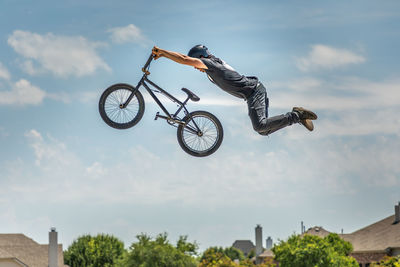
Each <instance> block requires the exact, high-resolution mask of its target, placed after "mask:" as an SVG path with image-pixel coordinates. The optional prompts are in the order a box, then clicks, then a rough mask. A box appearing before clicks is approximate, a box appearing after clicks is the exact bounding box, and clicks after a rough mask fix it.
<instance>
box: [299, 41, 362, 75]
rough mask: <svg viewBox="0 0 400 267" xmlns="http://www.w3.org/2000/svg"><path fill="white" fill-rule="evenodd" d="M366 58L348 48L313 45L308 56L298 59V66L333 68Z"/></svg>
mask: <svg viewBox="0 0 400 267" xmlns="http://www.w3.org/2000/svg"><path fill="white" fill-rule="evenodd" d="M365 60H366V59H365V58H364V57H363V56H361V55H357V54H355V53H353V52H351V51H349V50H346V49H338V48H333V47H330V46H326V45H320V44H318V45H313V46H312V50H311V52H310V53H309V54H308V56H307V57H302V58H298V59H297V67H298V68H299V69H300V70H301V71H311V70H318V69H321V68H323V69H333V68H337V67H341V66H345V65H349V64H359V63H363V62H365Z"/></svg>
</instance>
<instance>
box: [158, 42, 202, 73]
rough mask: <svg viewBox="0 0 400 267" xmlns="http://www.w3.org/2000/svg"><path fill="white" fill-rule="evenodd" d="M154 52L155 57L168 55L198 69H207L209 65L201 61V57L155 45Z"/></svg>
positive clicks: (169, 57) (180, 62)
mask: <svg viewBox="0 0 400 267" xmlns="http://www.w3.org/2000/svg"><path fill="white" fill-rule="evenodd" d="M152 53H153V55H154V59H158V58H160V57H166V58H168V59H171V60H173V61H175V62H177V63H179V64H184V65H189V66H193V67H195V68H197V69H207V66H206V65H204V63H203V61H201V60H200V59H198V58H194V57H189V56H186V55H183V54H181V53H178V52H172V51H168V50H164V49H161V48H158V47H156V46H155V47H153V50H152Z"/></svg>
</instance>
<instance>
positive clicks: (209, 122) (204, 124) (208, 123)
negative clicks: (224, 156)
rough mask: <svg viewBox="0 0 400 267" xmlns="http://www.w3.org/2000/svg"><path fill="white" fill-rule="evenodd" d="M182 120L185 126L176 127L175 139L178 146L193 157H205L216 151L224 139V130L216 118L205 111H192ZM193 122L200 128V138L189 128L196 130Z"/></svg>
mask: <svg viewBox="0 0 400 267" xmlns="http://www.w3.org/2000/svg"><path fill="white" fill-rule="evenodd" d="M183 120H184V121H185V125H182V124H181V125H179V126H178V132H177V137H178V143H179V145H180V146H181V148H182V149H183V150H184V151H185V152H186V153H188V154H189V155H192V156H195V157H206V156H209V155H211V154H213V153H214V152H215V151H217V150H218V148H219V147H220V145H221V143H222V140H223V138H224V130H223V128H222V124H221V122H220V121H219V120H218V118H217V117H215V116H214V115H213V114H211V113H209V112H207V111H194V112H191V113H189V114H188V115H187V116H186V117H185V118H184V119H183ZM193 122H195V123H196V124H197V125H198V127H199V128H200V130H201V132H202V135H201V136H200V135H198V134H196V133H194V132H193V131H192V130H190V128H189V127H191V129H193V128H196V126H195V125H194V123H193Z"/></svg>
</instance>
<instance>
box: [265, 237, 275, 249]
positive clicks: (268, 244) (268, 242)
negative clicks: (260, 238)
mask: <svg viewBox="0 0 400 267" xmlns="http://www.w3.org/2000/svg"><path fill="white" fill-rule="evenodd" d="M272 244H273V242H272V238H271V237H270V236H269V237H268V238H267V240H266V245H265V246H266V247H265V248H266V249H271V248H272Z"/></svg>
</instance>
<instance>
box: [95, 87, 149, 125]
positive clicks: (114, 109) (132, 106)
mask: <svg viewBox="0 0 400 267" xmlns="http://www.w3.org/2000/svg"><path fill="white" fill-rule="evenodd" d="M133 90H135V88H134V87H133V86H131V85H129V84H125V83H118V84H114V85H111V86H110V87H108V88H107V89H106V90H105V91H104V92H103V94H102V95H101V97H100V100H99V112H100V116H101V118H102V119H103V121H104V122H105V123H107V125H109V126H111V127H113V128H115V129H120V130H122V129H128V128H131V127H133V126H135V125H136V124H137V123H138V122H139V121H140V120H141V119H142V117H143V114H144V99H143V96H142V94H141V93H140V92H139V90H137V91H136V93H135V95H134V96H133V98H132V100H131V101H130V102H129V104H128V106H127V107H125V108H120V105H121V104H123V103H125V101H126V100H127V99H128V97H129V96H130V94H131V93H132V92H133Z"/></svg>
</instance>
